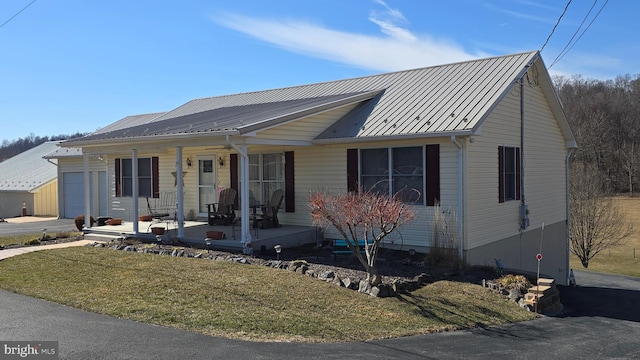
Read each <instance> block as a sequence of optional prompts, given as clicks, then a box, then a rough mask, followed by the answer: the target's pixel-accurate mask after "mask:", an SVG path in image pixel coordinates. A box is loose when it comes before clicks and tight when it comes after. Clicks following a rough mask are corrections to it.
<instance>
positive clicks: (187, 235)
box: [84, 220, 324, 252]
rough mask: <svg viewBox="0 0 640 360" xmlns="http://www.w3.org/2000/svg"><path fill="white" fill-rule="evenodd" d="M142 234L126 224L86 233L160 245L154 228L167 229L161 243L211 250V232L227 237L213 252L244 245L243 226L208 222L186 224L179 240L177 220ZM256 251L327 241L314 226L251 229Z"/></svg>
mask: <svg viewBox="0 0 640 360" xmlns="http://www.w3.org/2000/svg"><path fill="white" fill-rule="evenodd" d="M137 227H138V232H137V233H136V232H135V231H134V223H133V222H131V221H124V222H122V224H120V225H104V226H93V227H90V228H87V229H85V230H84V233H85V238H86V239H90V240H92V239H93V240H112V239H116V238H120V237H121V236H122V234H124V236H126V237H128V238H139V239H143V240H149V241H157V236H156V235H155V234H153V233H152V231H151V228H153V227H161V228H164V229H165V232H164V234H163V235H161V240H162V241H163V242H165V243H168V242H170V241H171V240H179V241H180V242H182V243H185V244H189V245H194V246H202V247H205V248H206V247H207V243H206V241H205V239H206V238H207V232H209V231H219V232H222V233H223V234H224V237H223V238H222V239H220V240H213V239H212V240H211V241H210V245H209V248H210V249H212V250H224V251H242V250H243V248H244V243H242V242H241V239H242V229H241V224H240V222H237V223H236V224H232V225H226V226H225V225H214V226H211V225H209V224H208V223H207V222H206V221H185V222H184V227H183V228H184V237H180V238H178V237H177V234H178V224H177V222H176V221H174V220H168V221H163V222H153V223H151V222H148V221H138V223H137ZM250 231H251V236H252V242H251V244H252V245H251V246H252V248H253V249H254V251H256V252H259V251H267V250H270V249H273V247H274V246H275V245H280V246H281V247H282V248H294V247H298V246H302V245H308V244H313V245H320V244H322V241H323V240H324V236H323V233H322V230H320V229H318V228H315V227H312V226H296V225H283V226H281V227H278V228H269V229H259V228H250Z"/></svg>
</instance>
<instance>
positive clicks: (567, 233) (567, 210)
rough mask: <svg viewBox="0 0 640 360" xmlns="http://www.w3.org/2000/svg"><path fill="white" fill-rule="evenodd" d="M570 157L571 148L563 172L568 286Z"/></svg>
mask: <svg viewBox="0 0 640 360" xmlns="http://www.w3.org/2000/svg"><path fill="white" fill-rule="evenodd" d="M571 155H573V148H569V153H568V154H567V157H566V159H565V172H564V174H565V175H564V176H565V206H566V217H567V224H566V228H565V237H566V238H567V239H566V242H567V250H566V253H567V255H566V256H567V259H566V261H567V262H566V264H567V268H566V269H565V277H564V278H565V279H567V285H568V284H569V280H568V279H569V272H570V271H571V265H569V264H570V262H571V259H570V251H569V249H570V247H571V241H570V237H571V232H570V231H571V209H570V203H569V202H570V193H569V161H570V160H571Z"/></svg>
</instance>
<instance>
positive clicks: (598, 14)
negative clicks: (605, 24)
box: [549, 0, 609, 69]
mask: <svg viewBox="0 0 640 360" xmlns="http://www.w3.org/2000/svg"><path fill="white" fill-rule="evenodd" d="M608 3H609V0H606V1H605V2H604V4H602V7H601V8H600V10H598V12H597V13H596V15H595V16H594V17H593V19H591V22H589V25H587V27H586V28H585V29H584V30H583V31H582V34H580V36H578V38H577V39H576V41H574V42H573V44H571V46H570V47H569V48H568V49H567V51H564V50H563V52H560V54H559V55H558V56H557V57H556V58H555V60H553V62H552V63H551V65H549V69H551V67H552V66H553V65H555V64H556V63H557V62H558V61H560V60H561V59H562V58H563V57H564V56H565V55H567V53H568V52H569V51H571V49H573V47H574V46H575V45H576V44H577V43H578V41H580V39H582V36H583V35H584V34H585V33H586V32H587V30H589V28H590V27H591V25H592V24H593V22H594V21H596V19H597V18H598V16H600V13H601V12H602V10H603V9H604V7H605V6H607V4H608ZM594 5H595V4H594ZM572 39H573V38H572ZM567 45H569V44H567ZM565 48H566V46H565Z"/></svg>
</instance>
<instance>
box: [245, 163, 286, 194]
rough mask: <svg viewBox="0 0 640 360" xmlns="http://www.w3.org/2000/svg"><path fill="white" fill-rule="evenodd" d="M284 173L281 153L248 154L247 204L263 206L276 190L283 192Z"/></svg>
mask: <svg viewBox="0 0 640 360" xmlns="http://www.w3.org/2000/svg"><path fill="white" fill-rule="evenodd" d="M284 172H285V171H284V156H283V154H282V153H270V154H249V191H250V192H251V196H252V197H253V198H251V199H249V202H250V203H251V202H254V204H255V203H260V204H265V203H267V202H269V200H270V199H271V194H272V193H273V192H274V191H275V190H276V189H283V190H284V187H285V186H284V185H285V184H284V183H285V181H284Z"/></svg>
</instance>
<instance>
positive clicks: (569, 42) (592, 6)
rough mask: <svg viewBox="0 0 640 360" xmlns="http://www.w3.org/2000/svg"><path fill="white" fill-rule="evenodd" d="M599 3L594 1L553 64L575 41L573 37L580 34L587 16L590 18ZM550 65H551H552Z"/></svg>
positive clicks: (596, 0)
mask: <svg viewBox="0 0 640 360" xmlns="http://www.w3.org/2000/svg"><path fill="white" fill-rule="evenodd" d="M597 3H598V0H594V1H593V5H591V8H590V9H589V11H588V12H587V15H585V16H584V18H583V19H582V22H581V23H580V26H578V28H577V29H576V31H575V32H574V33H573V35H572V36H571V39H569V41H567V45H565V46H564V48H563V49H562V51H560V53H559V54H558V56H557V57H556V58H555V59H553V62H552V64H551V66H553V64H554V63H555V62H556V60H558V58H559V57H560V56H561V55H562V53H563V52H564V51H565V50H567V48H568V47H569V45H571V42H572V41H573V39H574V38H575V37H576V35H577V34H578V32H579V31H580V29H582V25H584V22H585V21H587V18H589V15H590V14H591V11H593V8H594V7H595V6H596V4H597ZM551 66H549V67H551Z"/></svg>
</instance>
